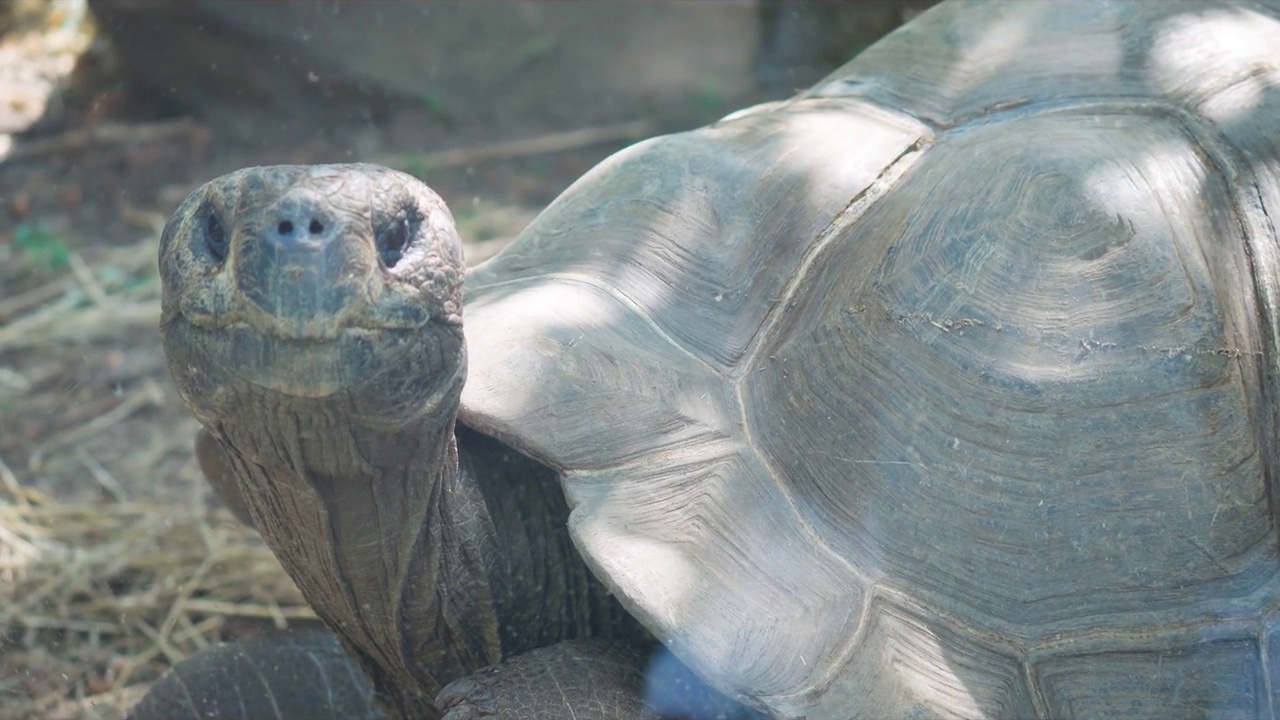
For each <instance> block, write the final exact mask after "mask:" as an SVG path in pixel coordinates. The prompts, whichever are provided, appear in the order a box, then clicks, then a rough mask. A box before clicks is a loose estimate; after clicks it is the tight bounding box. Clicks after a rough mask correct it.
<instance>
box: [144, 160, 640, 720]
mask: <svg viewBox="0 0 1280 720" xmlns="http://www.w3.org/2000/svg"><path fill="white" fill-rule="evenodd" d="M160 270H161V278H162V283H163V296H162V319H161V334H162V336H163V341H164V347H165V354H166V357H167V359H168V363H169V368H170V373H171V375H172V376H173V379H174V383H175V385H176V386H177V388H178V390H179V393H180V394H181V395H182V398H183V400H184V401H185V402H186V404H187V406H188V407H189V408H190V409H191V411H192V412H193V413H194V414H195V415H196V416H197V418H198V419H199V420H200V421H201V423H202V424H203V425H204V426H205V428H206V429H207V430H208V432H209V434H210V435H211V436H212V437H213V438H214V440H215V442H216V445H217V447H218V448H219V449H220V451H221V454H222V456H223V458H222V459H223V460H224V461H225V463H224V464H225V465H226V466H227V467H228V468H230V470H231V473H232V474H233V475H234V477H235V483H234V484H235V487H236V490H237V491H238V492H239V494H240V495H241V497H242V499H243V500H244V505H245V507H247V509H248V510H249V514H250V515H251V517H252V519H253V521H254V524H255V525H256V526H257V528H258V530H259V532H261V533H262V535H263V537H264V538H265V539H266V541H267V543H268V545H270V547H271V549H272V550H273V551H274V552H275V554H276V556H277V557H278V558H279V559H280V561H281V563H282V564H283V565H284V567H285V569H286V570H287V571H288V572H289V574H290V575H291V576H292V577H293V579H294V580H295V582H297V584H298V586H299V588H300V589H301V590H302V592H303V594H304V595H305V596H306V598H307V600H308V602H310V603H311V605H312V606H313V607H314V608H315V610H316V612H317V613H318V614H319V615H320V617H321V618H322V619H323V620H324V621H325V622H326V624H327V625H329V626H330V627H331V628H332V629H333V630H334V631H335V632H337V634H338V635H339V636H340V637H341V638H342V640H343V642H344V644H345V646H346V647H347V649H348V651H349V652H351V653H352V654H353V655H354V656H356V657H357V658H358V659H359V661H360V663H361V664H362V666H363V667H364V668H365V670H366V672H367V673H368V674H369V675H370V676H371V677H372V678H373V679H374V682H375V684H376V686H377V688H378V690H379V692H380V693H381V694H382V695H383V696H384V697H385V698H386V699H387V701H388V702H389V704H391V705H392V706H393V707H394V708H395V709H396V710H397V711H398V712H399V713H400V714H401V715H402V716H404V717H413V718H419V717H421V718H430V717H435V716H436V715H437V711H436V709H435V708H434V706H433V704H432V700H433V698H434V696H435V695H436V693H437V692H438V691H439V689H440V688H441V687H442V686H443V685H444V684H446V683H448V682H450V681H452V680H454V679H456V678H459V677H462V676H464V675H467V674H470V673H472V672H474V671H475V670H477V669H479V668H481V667H483V666H485V665H489V664H492V663H496V662H498V661H500V660H501V659H502V657H503V655H504V653H506V654H510V653H513V652H518V651H520V650H523V649H527V648H530V647H534V646H537V645H539V644H545V643H546V642H548V641H554V640H557V639H561V638H563V637H572V636H576V635H580V634H587V633H589V632H591V631H593V630H594V628H595V626H604V627H605V628H606V629H608V628H612V627H613V626H614V625H615V624H616V622H617V619H618V617H619V616H620V615H621V613H620V611H618V610H617V609H616V605H611V604H610V602H611V601H608V600H607V598H606V594H605V593H604V591H603V590H602V589H600V588H599V586H598V584H597V583H596V582H595V581H594V580H593V579H592V578H591V576H590V573H589V572H588V571H587V570H586V568H585V566H584V565H583V563H582V561H581V559H580V558H578V557H577V555H576V553H575V552H574V551H573V549H572V546H571V543H570V542H569V540H568V535H567V530H566V529H565V522H564V521H565V517H566V516H567V513H568V510H567V508H566V507H565V506H564V499H563V495H562V494H561V491H560V489H559V486H558V483H557V479H556V478H555V476H554V475H553V474H551V473H550V471H548V470H546V469H545V468H542V467H540V466H537V465H536V464H534V463H532V462H531V461H528V460H527V459H523V458H509V459H508V460H500V459H498V458H497V456H498V455H501V454H502V453H501V450H502V448H501V446H500V445H499V444H498V443H496V441H492V440H488V439H486V438H480V437H478V436H476V435H475V434H474V433H473V434H471V435H470V436H467V437H470V438H471V439H470V441H469V442H470V444H471V445H472V446H473V448H478V450H476V451H474V452H472V453H470V456H469V457H468V456H467V453H466V449H465V448H464V449H463V455H464V457H463V462H462V463H461V464H460V450H459V436H456V435H455V420H456V415H457V410H458V403H459V397H460V394H461V391H462V385H463V382H464V380H465V377H466V349H465V344H464V342H463V337H462V324H461V308H462V278H463V262H462V253H461V244H460V241H459V239H458V236H457V233H456V230H455V229H454V226H453V221H452V218H451V217H450V215H449V212H448V210H447V209H446V208H445V206H444V203H443V201H441V200H440V198H439V197H438V196H436V195H435V193H433V192H431V191H430V190H429V189H428V188H426V187H425V186H424V185H422V184H421V183H420V182H418V181H417V180H415V179H413V178H411V177H409V176H407V175H402V174H400V173H396V172H394V171H391V170H387V169H385V168H379V167H374V166H313V167H272V168H251V169H248V170H242V171H239V172H237V173H232V174H231V175H227V176H223V177H222V178H218V179H216V180H214V181H212V182H210V183H208V184H206V185H205V186H204V187H202V188H200V189H199V190H197V191H196V192H195V193H193V194H192V195H191V197H189V198H188V199H187V200H186V202H184V203H183V205H182V206H181V207H179V208H178V210H177V211H175V213H174V215H173V217H172V218H171V219H170V221H169V223H168V225H167V226H166V228H165V232H164V234H163V236H162V239H161V248H160ZM464 435H465V434H464ZM486 443H487V444H486ZM507 454H508V455H518V454H516V453H509V452H508V453H507ZM491 456H492V457H491ZM535 568H536V569H535Z"/></svg>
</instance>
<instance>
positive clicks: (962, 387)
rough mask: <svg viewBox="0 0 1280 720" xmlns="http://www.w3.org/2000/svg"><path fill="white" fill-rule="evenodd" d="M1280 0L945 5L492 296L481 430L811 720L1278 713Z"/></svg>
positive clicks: (710, 645)
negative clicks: (543, 470) (525, 460)
mask: <svg viewBox="0 0 1280 720" xmlns="http://www.w3.org/2000/svg"><path fill="white" fill-rule="evenodd" d="M1276 218H1280V7H1278V6H1277V5H1276V4H1275V3H1269V4H1256V3H1255V4H1246V3H1238V4H1211V3H1208V2H1201V1H1199V0H1197V1H1196V2H1192V3H1186V4H1179V3H1174V2H1135V3H1124V4H1121V3H1115V4H1113V3H1104V2H1089V3H1037V4H1024V3H1015V2H1010V1H1009V0H993V1H992V2H985V3H977V2H970V3H945V4H943V5H941V6H938V7H936V8H934V9H932V10H930V11H928V12H926V13H924V14H923V15H921V16H919V17H918V18H917V19H915V20H914V21H913V22H911V23H909V24H908V25H906V26H905V27H903V28H902V29H900V30H899V31H897V32H895V33H893V34H892V35H890V36H889V37H887V38H886V39H884V40H882V41H881V42H880V43H878V44H876V45H874V46H873V47H871V48H870V49H868V50H867V51H865V52H864V53H862V54H861V55H860V56H859V57H858V58H856V59H855V60H854V61H853V62H851V63H849V64H848V65H846V66H844V67H843V68H841V69H840V70H838V71H837V72H836V73H834V74H833V75H831V76H830V77H828V78H826V79H825V80H823V81H822V82H820V83H819V84H818V85H817V86H816V87H815V88H813V89H812V90H810V91H808V92H805V93H803V94H801V95H799V96H797V97H796V98H794V99H792V100H789V101H786V102H781V103H775V104H770V105H765V106H760V107H757V108H752V109H749V110H746V111H743V112H740V113H737V114H735V115H732V116H730V117H728V118H726V119H724V120H722V121H721V122H718V123H715V124H713V125H711V126H709V127H706V128H703V129H700V130H696V131H693V132H688V133H682V134H677V135H671V136H667V137H662V138H658V139H654V140H652V141H648V142H645V143H641V144H639V145H637V146H634V147H632V148H629V149H627V150H625V151H623V152H621V153H618V154H617V155H615V156H614V157H612V158H611V159H609V160H607V161H606V162H604V163H603V164H601V165H600V166H599V167H598V168H596V169H595V170H593V171H592V172H590V173H589V174H588V175H586V176H585V177H583V178H582V179H581V180H580V181H578V182H577V183H576V184H575V185H574V186H573V187H572V188H570V189H569V190H568V191H567V192H566V193H565V194H564V195H563V196H562V197H560V198H559V199H558V200H557V201H556V202H555V203H554V204H553V205H552V206H551V207H550V208H549V209H547V210H546V212H544V213H543V214H542V215H541V216H540V217H539V218H538V219H537V220H536V221H535V222H534V223H533V224H532V225H531V226H530V227H529V228H528V229H527V230H526V231H525V232H524V233H523V234H522V236H521V237H520V238H519V239H518V241H517V242H516V243H515V244H514V245H513V246H511V247H510V248H509V249H508V250H506V251H505V252H503V253H502V254H501V255H499V256H498V257H496V258H494V259H492V260H491V261H489V262H488V263H486V264H484V265H482V266H481V267H480V268H478V269H477V270H476V271H475V272H474V273H473V275H472V276H471V278H470V279H469V281H468V289H467V293H468V295H467V304H466V308H465V314H466V323H467V327H468V346H469V348H468V354H469V363H470V368H471V370H470V380H469V382H468V384H467V386H466V389H465V391H464V393H463V408H462V412H461V419H462V420H463V421H464V422H465V423H467V424H469V425H471V426H473V427H475V428H478V429H480V430H482V431H485V432H489V433H491V434H493V435H495V436H497V437H499V438H501V439H503V440H504V441H506V442H509V443H511V444H512V445H513V446H515V447H517V448H519V449H521V450H522V451H524V452H526V453H528V454H529V455H531V456H532V457H535V458H537V459H539V460H541V461H542V462H545V463H547V464H548V465H550V466H552V467H554V468H556V469H558V470H559V471H560V472H561V473H563V486H564V489H565V492H566V494H567V496H568V498H569V502H570V504H571V506H572V507H573V508H574V509H573V512H572V516H571V520H570V523H571V530H572V533H573V535H574V538H575V541H576V543H577V544H578V547H579V549H580V550H581V551H582V553H583V555H584V556H585V557H586V558H587V562H588V563H589V565H590V566H591V567H592V569H593V570H594V571H596V572H597V573H598V574H599V576H600V577H601V578H603V579H604V581H605V582H606V583H607V584H608V585H609V587H610V588H611V589H612V590H613V591H614V592H615V593H616V594H617V595H618V596H619V598H620V599H621V600H622V601H623V603H624V604H625V605H626V607H627V608H628V609H630V610H631V611H632V612H634V613H635V614H636V615H637V616H638V617H639V618H640V619H641V620H642V621H643V622H645V623H646V624H647V625H648V626H649V627H650V628H651V629H652V630H653V631H654V633H655V634H656V635H657V636H658V637H659V638H660V639H661V640H662V641H664V642H665V643H666V644H667V645H668V647H670V648H671V649H672V651H673V652H675V653H676V654H677V655H678V656H679V657H681V658H682V659H684V660H685V661H686V662H688V663H689V664H690V665H691V666H692V667H693V668H695V669H696V670H697V671H699V672H700V673H701V674H702V675H704V676H705V677H706V678H707V679H708V680H710V681H711V682H712V683H713V684H715V685H716V686H718V687H719V688H721V689H723V690H725V691H728V692H730V693H732V694H734V695H736V696H738V697H740V698H745V699H747V700H749V701H751V702H753V703H755V704H758V705H761V706H764V707H767V708H769V709H770V710H771V711H772V712H774V713H775V714H778V715H781V716H807V717H810V718H826V717H855V716H869V717H878V718H884V717H899V716H927V717H934V716H938V717H1037V716H1038V717H1055V718H1061V717H1077V716H1078V717H1107V716H1118V715H1123V716H1125V717H1139V716H1147V715H1149V716H1151V717H1159V718H1170V717H1181V716H1197V717H1199V716H1202V715H1206V714H1207V715H1211V716H1219V715H1221V716H1232V717H1236V716H1241V717H1243V716H1250V717H1252V716H1257V715H1261V716H1268V715H1269V714H1270V713H1271V712H1272V709H1271V708H1272V707H1273V705H1277V704H1280V703H1277V701H1276V700H1274V699H1273V697H1275V696H1274V695H1273V692H1280V684H1278V683H1277V680H1280V678H1278V677H1277V675H1278V673H1280V660H1277V659H1276V658H1275V656H1276V655H1277V653H1278V652H1280V624H1278V622H1280V562H1278V560H1280V558H1278V556H1277V525H1276V521H1277V507H1276V504H1277V502H1280V500H1277V497H1278V495H1277V493H1278V488H1277V479H1276V472H1277V471H1276V464H1277V463H1276V461H1277V450H1276V431H1277V427H1276V426H1277V417H1276V414H1277V394H1278V393H1277V390H1278V389H1277V365H1276V363H1277V358H1278V357H1280V355H1277V324H1276V313H1277V300H1278V299H1280V298H1278V292H1280V285H1278V284H1277V277H1278V275H1277V272H1278V271H1280V267H1278V262H1280V246H1278V245H1277V235H1276V228H1275V219H1276Z"/></svg>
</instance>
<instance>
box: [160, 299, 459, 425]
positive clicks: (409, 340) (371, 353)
mask: <svg viewBox="0 0 1280 720" xmlns="http://www.w3.org/2000/svg"><path fill="white" fill-rule="evenodd" d="M162 333H163V336H164V344H165V350H166V355H167V356H169V366H170V372H171V374H172V375H173V377H174V380H175V383H176V384H177V385H178V387H179V391H180V392H181V393H182V395H183V396H184V399H186V400H187V402H188V404H189V405H192V406H193V407H195V406H202V405H203V406H209V407H208V409H209V410H210V411H211V412H212V413H213V414H221V413H220V412H218V411H217V410H216V409H215V408H214V407H212V406H213V405H217V404H218V403H220V402H223V401H226V400H228V399H229V398H232V397H233V396H251V397H263V396H266V395H267V394H276V395H278V396H284V397H288V398H306V399H323V398H329V397H334V396H342V397H344V398H348V399H351V400H354V401H356V402H357V403H358V404H360V405H362V406H364V407H366V408H367V409H368V410H369V413H370V414H371V415H388V416H396V415H400V414H402V413H405V412H412V411H413V408H415V407H418V408H420V407H422V406H423V405H424V404H428V405H429V404H431V403H433V402H434V398H435V396H436V395H437V394H439V393H441V392H444V390H445V389H447V388H450V387H453V386H454V385H455V384H456V382H457V381H458V378H457V376H458V375H459V373H462V372H464V370H465V362H463V360H462V355H463V350H462V346H461V342H462V338H461V333H460V330H459V329H458V328H455V327H453V326H450V325H448V324H446V323H442V322H429V323H427V324H426V326H425V327H424V326H409V327H395V326H390V327H389V326H387V325H386V324H380V325H378V326H373V327H369V326H360V325H347V326H333V325H332V324H330V325H327V326H326V327H325V329H324V330H323V331H322V332H316V333H314V334H307V333H299V332H297V331H296V329H290V328H286V329H285V330H283V331H281V330H279V329H278V328H274V327H273V328H271V329H270V330H266V331H264V330H263V329H262V328H261V327H260V324H259V323H251V322H245V321H243V320H237V319H232V318H226V317H223V318H216V319H214V318H207V317H202V318H199V320H196V319H193V318H191V317H189V316H187V315H186V314H182V313H179V314H176V315H175V316H174V317H173V318H172V319H171V320H170V321H169V322H167V323H166V324H165V325H164V327H163V328H162ZM273 402H274V401H273Z"/></svg>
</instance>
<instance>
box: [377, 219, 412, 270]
mask: <svg viewBox="0 0 1280 720" xmlns="http://www.w3.org/2000/svg"><path fill="white" fill-rule="evenodd" d="M421 221H422V218H421V216H419V215H418V214H417V213H416V212H415V211H413V210H408V209H406V210H402V211H400V212H399V213H397V214H396V216H395V217H394V218H392V219H391V222H389V223H387V224H386V225H384V226H383V227H382V229H381V230H379V231H378V234H377V237H376V239H375V242H376V243H377V246H378V259H380V260H381V261H382V264H383V266H384V267H386V268H388V269H390V268H393V267H395V266H396V263H398V262H400V258H402V257H404V251H405V248H407V247H409V241H410V240H412V239H413V236H414V233H416V232H417V230H418V225H419V224H420V223H421Z"/></svg>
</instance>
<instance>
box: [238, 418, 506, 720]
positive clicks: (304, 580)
mask: <svg viewBox="0 0 1280 720" xmlns="http://www.w3.org/2000/svg"><path fill="white" fill-rule="evenodd" d="M233 417H235V418H236V419H237V420H236V423H235V424H225V423H224V424H223V425H221V426H220V427H218V428H217V429H216V431H215V434H216V435H219V436H220V439H221V440H222V441H223V442H224V443H226V444H227V445H228V446H229V447H230V448H231V452H230V453H229V455H230V456H231V458H232V464H233V465H234V466H235V468H236V475H237V478H238V481H239V484H240V489H241V493H242V494H243V495H244V497H245V502H246V505H247V506H248V507H249V510H250V512H251V514H252V515H253V518H254V522H255V524H256V525H257V527H258V529H259V531H260V532H261V533H262V535H263V537H264V538H265V539H266V541H267V543H268V544H269V545H270V546H271V548H272V550H273V551H274V552H275V554H276V556H277V557H278V558H279V559H280V561H281V563H282V564H283V565H284V567H285V569H286V570H287V571H288V573H289V574H290V576H292V577H293V579H294V580H295V582H297V584H298V586H299V588H300V589H301V590H302V592H303V594H304V596H305V597H306V598H307V601H308V602H309V603H311V605H312V607H313V608H314V609H315V610H316V612H317V613H318V614H319V615H320V617H321V618H322V619H323V620H324V621H325V622H326V624H327V625H329V626H330V628H332V629H333V630H334V631H335V632H337V633H338V635H339V636H340V637H341V638H342V639H343V641H344V643H345V644H346V646H347V648H348V650H349V651H351V652H352V653H353V654H354V655H356V656H357V657H358V658H359V660H360V661H361V664H362V665H363V666H364V667H365V669H366V672H368V673H369V674H370V675H371V676H372V677H373V678H374V681H375V684H376V685H377V687H378V689H379V691H380V692H382V693H383V694H384V695H385V696H386V697H387V698H388V700H390V702H391V703H392V705H393V706H396V707H397V708H398V709H399V711H400V712H401V713H402V714H404V715H405V716H406V717H415V718H416V717H433V716H434V714H435V710H434V708H433V706H432V705H431V701H432V699H433V698H434V696H435V694H436V693H437V692H438V691H439V689H440V688H441V687H442V686H443V685H444V684H446V683H448V682H450V681H451V680H453V679H456V678H458V677H461V676H463V675H466V674H469V673H471V672H473V671H475V670H477V669H478V668H480V667H483V666H485V665H488V664H491V663H494V662H497V661H498V660H499V659H500V656H501V645H500V640H499V637H498V621H497V612H498V611H497V609H496V606H495V603H494V599H493V595H492V592H491V589H490V578H491V577H492V576H493V571H494V568H495V560H494V558H495V557H496V550H495V546H496V542H495V539H494V532H493V525H492V522H491V520H490V518H489V515H488V509H487V507H486V506H485V502H484V498H483V496H482V494H481V492H480V491H479V489H478V488H477V487H476V485H475V483H474V482H470V481H468V480H467V479H466V478H465V477H464V476H463V474H462V473H461V472H460V470H459V464H458V447H457V442H456V439H455V437H454V434H453V430H454V414H453V412H452V411H451V412H449V413H447V415H446V416H432V417H427V418H424V419H422V420H420V421H415V422H413V423H411V424H409V425H406V426H402V427H397V428H377V427H369V426H360V425H358V424H354V423H353V421H352V420H351V417H352V415H351V414H349V413H345V412H342V411H341V409H340V408H334V407H332V406H327V405H325V404H324V403H322V402H320V401H305V402H299V401H297V400H296V399H295V400H290V401H289V402H288V403H286V404H281V405H277V406H272V405H270V404H269V403H256V404H255V405H254V407H253V408H249V409H246V411H245V412H241V413H237V414H235V415H234V416H233Z"/></svg>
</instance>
